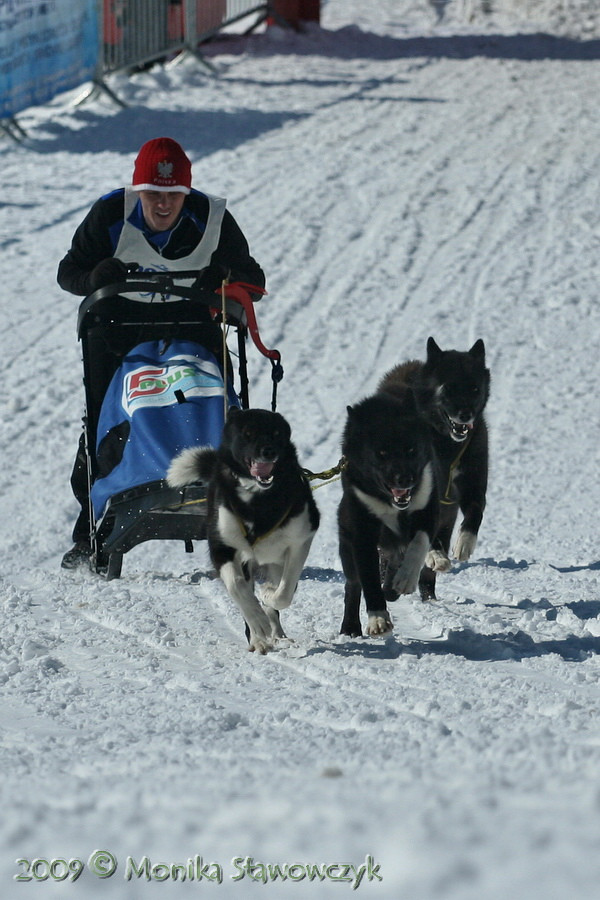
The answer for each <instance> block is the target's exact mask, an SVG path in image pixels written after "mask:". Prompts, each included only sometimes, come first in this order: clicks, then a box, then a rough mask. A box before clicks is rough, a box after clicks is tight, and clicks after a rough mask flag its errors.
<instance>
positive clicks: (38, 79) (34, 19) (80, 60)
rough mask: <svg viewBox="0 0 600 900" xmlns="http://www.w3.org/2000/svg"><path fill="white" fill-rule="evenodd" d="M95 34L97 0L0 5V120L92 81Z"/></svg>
mask: <svg viewBox="0 0 600 900" xmlns="http://www.w3.org/2000/svg"><path fill="white" fill-rule="evenodd" d="M98 28H99V25H98V4H97V0H0V103H1V108H0V118H3V119H5V118H11V117H12V116H14V115H15V114H16V113H18V112H20V110H22V109H26V108H27V107H28V106H38V105H41V104H43V103H47V102H48V100H51V99H52V98H53V97H54V96H56V94H59V93H61V91H68V90H71V89H72V88H75V87H78V86H79V85H80V84H83V83H84V82H86V81H89V80H90V79H91V78H93V76H94V75H95V73H96V66H97V63H98V54H99V33H98Z"/></svg>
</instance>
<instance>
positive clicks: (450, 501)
mask: <svg viewBox="0 0 600 900" xmlns="http://www.w3.org/2000/svg"><path fill="white" fill-rule="evenodd" d="M472 436H473V432H471V434H470V435H469V436H468V438H467V439H466V441H465V442H464V444H463V445H462V446H461V448H460V450H459V451H458V453H457V455H456V457H455V459H454V461H453V462H451V463H450V468H449V470H448V483H447V484H446V490H445V491H444V496H443V497H442V498H441V499H440V503H441V504H442V505H443V506H454V505H455V504H456V502H457V501H456V500H455V499H454V498H453V497H452V485H453V484H454V473H455V471H456V469H457V468H458V464H459V462H460V461H461V459H462V457H463V454H464V452H465V450H466V449H467V447H468V446H469V444H470V443H471V438H472Z"/></svg>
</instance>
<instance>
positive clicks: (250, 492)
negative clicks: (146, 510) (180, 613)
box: [167, 408, 319, 653]
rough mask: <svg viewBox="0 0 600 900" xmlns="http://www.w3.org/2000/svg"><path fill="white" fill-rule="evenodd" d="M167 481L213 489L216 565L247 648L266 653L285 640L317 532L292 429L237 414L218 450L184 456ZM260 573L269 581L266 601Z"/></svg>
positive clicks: (271, 416)
mask: <svg viewBox="0 0 600 900" xmlns="http://www.w3.org/2000/svg"><path fill="white" fill-rule="evenodd" d="M167 481H168V482H169V484H171V485H172V486H173V487H182V486H184V485H186V484H190V483H194V482H197V481H201V482H205V483H206V484H207V485H208V488H207V507H208V512H207V515H208V523H207V525H208V547H209V553H210V558H211V561H212V563H213V565H214V567H215V569H216V571H217V573H218V575H219V576H220V578H221V579H222V581H223V583H224V584H225V587H226V588H227V591H228V592H229V595H230V596H231V598H232V599H233V600H234V601H235V603H237V605H238V607H239V608H240V610H241V612H242V615H243V617H244V620H245V622H246V636H247V638H248V644H249V649H250V650H257V651H259V652H260V653H266V652H267V651H268V650H270V649H272V648H273V647H274V645H275V643H276V642H277V640H278V639H280V638H284V637H285V634H284V632H283V629H282V627H281V623H280V620H279V610H281V609H286V608H287V607H288V606H289V605H290V604H291V602H292V598H293V596H294V593H295V591H296V587H297V584H298V579H299V578H300V574H301V572H302V569H303V566H304V563H305V561H306V558H307V556H308V552H309V550H310V546H311V543H312V540H313V538H314V536H315V533H316V531H317V529H318V527H319V512H318V509H317V506H316V504H315V501H314V499H313V494H312V491H311V488H310V486H309V484H308V481H307V480H306V477H305V475H304V474H303V472H302V469H301V468H300V465H299V463H298V458H297V454H296V449H295V447H294V445H293V443H292V442H291V429H290V426H289V424H288V422H287V421H286V420H285V419H284V418H283V416H281V415H279V413H273V412H269V411H268V410H264V409H246V410H239V409H235V408H233V409H231V410H230V411H229V414H228V417H227V421H226V423H225V427H224V430H223V438H222V441H221V444H220V446H219V448H218V449H216V450H215V449H214V448H209V447H193V448H188V449H187V450H184V451H183V452H182V453H181V454H180V455H179V456H177V457H176V458H175V459H174V460H173V462H172V463H171V466H170V469H169V472H168V473H167ZM259 570H260V572H261V573H262V574H264V576H265V578H266V582H265V583H264V584H262V585H261V586H260V589H259V593H260V600H259V599H258V597H257V596H256V587H257V586H256V581H255V579H256V578H257V576H258V574H259ZM261 601H262V602H261Z"/></svg>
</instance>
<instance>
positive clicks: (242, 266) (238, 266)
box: [57, 188, 265, 296]
mask: <svg viewBox="0 0 600 900" xmlns="http://www.w3.org/2000/svg"><path fill="white" fill-rule="evenodd" d="M123 214H124V189H123V188H119V189H118V190H116V191H112V193H110V194H106V195H105V196H104V197H101V198H100V199H99V200H97V201H96V202H95V203H94V205H93V206H92V208H91V209H90V211H89V213H88V214H87V216H86V217H85V219H84V220H83V222H82V223H81V225H79V227H78V228H77V230H76V232H75V234H74V236H73V241H72V244H71V248H70V250H69V251H68V253H67V254H66V256H65V257H64V258H63V259H62V260H61V261H60V263H59V266H58V275H57V279H58V283H59V285H60V286H61V288H63V290H65V291H70V293H72V294H77V295H79V296H86V295H87V294H89V293H90V282H89V276H90V273H91V272H92V269H93V268H94V267H95V266H96V265H97V264H98V263H99V262H101V261H102V260H103V259H107V258H108V257H110V256H113V255H114V252H115V250H116V247H117V244H118V242H119V236H120V234H121V229H122V227H123ZM207 217H208V200H207V198H206V197H205V195H204V194H202V193H200V191H196V190H192V191H191V192H190V193H189V194H188V195H187V196H186V198H185V201H184V204H183V209H182V213H181V216H180V218H179V220H178V222H177V224H176V225H175V226H174V227H173V228H172V229H171V234H170V235H169V236H168V243H167V244H166V245H165V246H164V249H163V250H162V255H163V257H164V258H165V259H180V258H181V257H183V256H187V255H188V254H189V253H190V252H191V251H192V250H193V249H194V247H196V246H197V244H198V243H199V241H200V239H201V237H202V234H203V231H204V226H205V225H206V221H207ZM144 234H145V237H146V239H147V240H149V241H150V243H152V232H151V231H150V230H146V231H144ZM165 237H166V235H165V234H164V233H161V238H162V240H163V242H164V238H165ZM154 246H155V249H156V245H154ZM123 261H124V262H135V260H123ZM227 274H229V280H230V281H244V282H247V283H249V284H255V285H257V287H261V288H262V287H264V284H265V276H264V272H263V270H262V269H261V267H260V266H259V264H258V263H257V262H256V260H255V259H253V257H252V256H250V251H249V248H248V242H247V241H246V238H245V237H244V235H243V233H242V231H241V229H240V227H239V225H238V224H237V222H236V221H235V219H234V218H233V216H232V215H231V213H230V212H229V211H228V210H227V209H226V210H225V214H224V216H223V222H222V225H221V235H220V239H219V243H218V246H217V249H216V250H215V251H214V253H213V254H212V257H211V261H210V265H209V266H207V267H206V268H205V269H203V270H202V272H201V274H200V277H199V279H198V281H197V285H198V286H199V287H202V288H205V289H206V290H209V291H214V290H216V289H218V288H219V287H220V286H221V283H222V281H223V278H224V277H225V276H226V275H227Z"/></svg>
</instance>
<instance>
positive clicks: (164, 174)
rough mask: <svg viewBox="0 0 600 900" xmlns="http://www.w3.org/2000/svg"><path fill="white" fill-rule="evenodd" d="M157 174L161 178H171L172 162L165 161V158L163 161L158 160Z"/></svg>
mask: <svg viewBox="0 0 600 900" xmlns="http://www.w3.org/2000/svg"><path fill="white" fill-rule="evenodd" d="M158 174H159V175H160V177H161V178H171V177H172V175H173V163H170V162H167V160H166V159H165V160H164V162H159V163H158Z"/></svg>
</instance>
